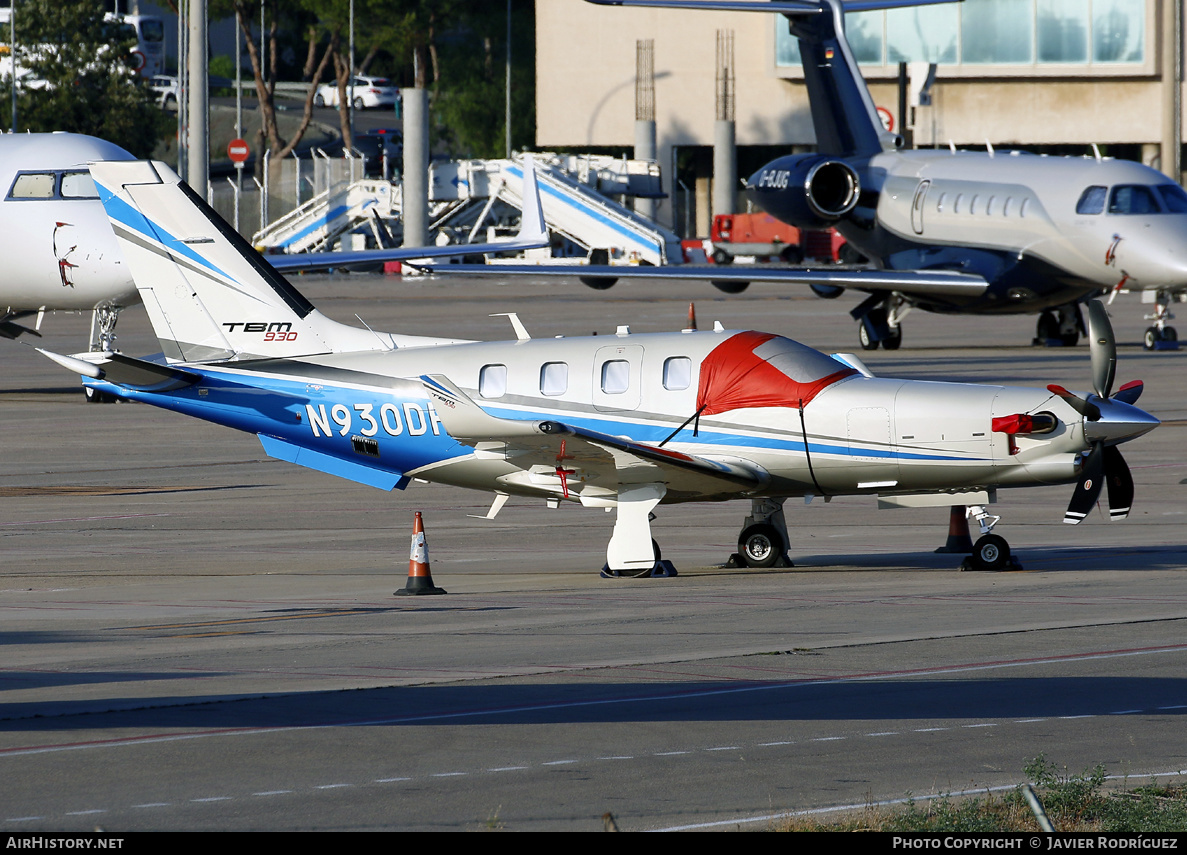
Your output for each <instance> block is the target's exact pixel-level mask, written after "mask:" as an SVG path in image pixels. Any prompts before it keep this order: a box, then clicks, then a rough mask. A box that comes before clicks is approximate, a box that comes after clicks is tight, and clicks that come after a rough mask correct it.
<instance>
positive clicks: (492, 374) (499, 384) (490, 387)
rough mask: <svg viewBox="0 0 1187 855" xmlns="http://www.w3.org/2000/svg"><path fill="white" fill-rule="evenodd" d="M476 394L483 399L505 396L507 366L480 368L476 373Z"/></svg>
mask: <svg viewBox="0 0 1187 855" xmlns="http://www.w3.org/2000/svg"><path fill="white" fill-rule="evenodd" d="M478 394H479V395H481V396H482V397H484V398H501V397H503V396H504V395H505V394H507V366H506V365H484V366H482V370H481V371H480V372H478Z"/></svg>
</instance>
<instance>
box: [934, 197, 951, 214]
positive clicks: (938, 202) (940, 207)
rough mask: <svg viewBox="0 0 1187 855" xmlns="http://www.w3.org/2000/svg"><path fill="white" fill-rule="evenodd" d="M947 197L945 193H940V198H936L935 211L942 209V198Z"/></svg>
mask: <svg viewBox="0 0 1187 855" xmlns="http://www.w3.org/2000/svg"><path fill="white" fill-rule="evenodd" d="M947 198H948V194H947V193H941V194H940V198H939V199H937V200H936V212H937V213H938V212H940V211H943V210H944V200H945V199H947Z"/></svg>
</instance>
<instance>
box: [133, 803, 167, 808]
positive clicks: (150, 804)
mask: <svg viewBox="0 0 1187 855" xmlns="http://www.w3.org/2000/svg"><path fill="white" fill-rule="evenodd" d="M132 807H134V808H155V807H169V802H149V803H148V804H143V805H132Z"/></svg>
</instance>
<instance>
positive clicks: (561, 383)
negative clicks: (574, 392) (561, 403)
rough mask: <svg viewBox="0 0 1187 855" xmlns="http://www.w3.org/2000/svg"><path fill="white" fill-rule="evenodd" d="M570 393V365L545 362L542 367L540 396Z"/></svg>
mask: <svg viewBox="0 0 1187 855" xmlns="http://www.w3.org/2000/svg"><path fill="white" fill-rule="evenodd" d="M567 391H569V363H567V362H545V363H544V364H543V365H542V366H541V367H540V394H541V395H549V396H555V395H563V394H565V392H567Z"/></svg>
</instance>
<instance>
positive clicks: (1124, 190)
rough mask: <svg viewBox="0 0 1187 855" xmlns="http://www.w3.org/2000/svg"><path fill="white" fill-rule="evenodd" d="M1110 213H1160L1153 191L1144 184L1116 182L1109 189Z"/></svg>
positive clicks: (1160, 209)
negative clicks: (1115, 184)
mask: <svg viewBox="0 0 1187 855" xmlns="http://www.w3.org/2000/svg"><path fill="white" fill-rule="evenodd" d="M1109 213H1110V214H1161V213H1162V208H1160V207H1159V205H1158V200H1157V199H1156V198H1155V197H1154V191H1153V189H1151V188H1150V187H1147V186H1146V185H1145V184H1118V185H1117V186H1116V187H1114V188H1113V189H1112V190H1111V191H1109Z"/></svg>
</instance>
